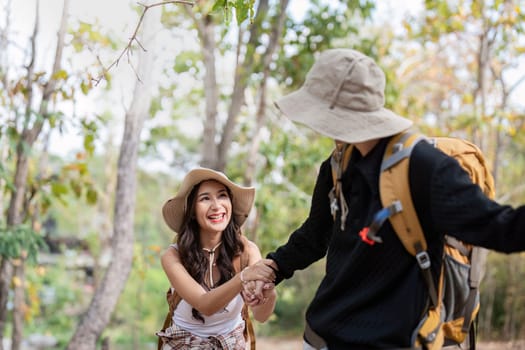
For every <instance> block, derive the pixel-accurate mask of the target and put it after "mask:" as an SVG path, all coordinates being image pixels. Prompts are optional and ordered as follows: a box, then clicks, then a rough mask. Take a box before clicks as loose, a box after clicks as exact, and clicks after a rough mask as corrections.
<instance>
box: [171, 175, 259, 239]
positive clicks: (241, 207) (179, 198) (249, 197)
mask: <svg viewBox="0 0 525 350" xmlns="http://www.w3.org/2000/svg"><path fill="white" fill-rule="evenodd" d="M206 180H215V181H217V182H220V183H222V184H223V185H225V186H226V187H228V189H229V190H230V192H231V196H232V215H233V216H234V217H235V220H236V222H237V223H238V224H239V226H242V225H243V224H244V222H245V221H246V218H247V217H248V215H249V214H250V210H251V208H252V206H253V202H254V199H255V188H253V187H243V186H239V185H237V184H235V183H233V182H232V181H231V180H230V179H228V178H227V177H226V175H224V174H223V173H221V172H218V171H215V170H212V169H207V168H197V169H193V170H191V171H190V172H189V173H188V174H186V176H185V177H184V180H182V184H181V186H180V188H179V191H178V192H177V194H176V195H175V197H173V198H171V199H169V200H168V201H167V202H166V203H165V204H164V206H163V207H162V215H163V217H164V221H165V222H166V224H167V225H168V226H169V228H171V229H172V230H173V231H175V232H180V230H181V228H182V221H183V218H184V213H185V211H186V208H187V203H186V200H187V198H188V195H189V194H190V192H191V190H192V189H193V187H194V186H195V185H197V184H199V183H201V182H202V181H206Z"/></svg>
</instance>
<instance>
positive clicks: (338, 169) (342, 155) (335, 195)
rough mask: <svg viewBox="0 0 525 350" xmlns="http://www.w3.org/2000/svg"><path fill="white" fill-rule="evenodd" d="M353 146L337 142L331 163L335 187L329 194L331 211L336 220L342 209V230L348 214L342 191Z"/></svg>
mask: <svg viewBox="0 0 525 350" xmlns="http://www.w3.org/2000/svg"><path fill="white" fill-rule="evenodd" d="M352 149H353V146H352V145H351V144H348V143H337V144H336V146H335V148H334V150H333V151H332V156H331V157H330V165H331V167H332V180H333V183H334V187H332V190H331V191H330V193H329V194H328V196H329V198H330V211H331V213H332V217H333V219H334V221H335V219H336V217H337V211H338V210H340V211H341V230H342V231H343V230H344V229H345V223H346V216H347V215H348V205H347V204H346V201H345V198H344V195H343V194H342V192H341V187H342V178H343V173H344V171H345V170H346V168H347V167H348V162H349V161H350V157H351V155H352Z"/></svg>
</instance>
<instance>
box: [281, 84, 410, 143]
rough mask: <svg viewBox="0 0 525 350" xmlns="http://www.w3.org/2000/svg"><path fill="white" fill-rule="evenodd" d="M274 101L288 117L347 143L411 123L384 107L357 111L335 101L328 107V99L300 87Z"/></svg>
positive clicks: (390, 132)
mask: <svg viewBox="0 0 525 350" xmlns="http://www.w3.org/2000/svg"><path fill="white" fill-rule="evenodd" d="M275 105H276V106H277V108H278V109H279V110H281V112H283V113H284V114H285V115H286V116H287V117H288V118H290V119H291V120H293V121H295V122H298V123H301V124H304V125H306V126H308V127H310V128H311V129H313V130H315V131H317V132H319V133H321V134H323V135H325V136H328V137H330V138H333V139H336V140H340V141H344V142H347V143H359V142H365V141H369V140H374V139H379V138H383V137H388V136H392V135H395V134H397V133H400V132H402V131H404V130H407V129H409V128H410V127H411V126H412V124H413V123H412V121H411V120H409V119H406V118H403V117H401V116H399V115H397V114H395V113H394V112H392V111H391V110H389V109H386V108H379V109H377V110H375V111H358V110H352V109H349V108H343V107H340V106H337V105H335V106H333V107H332V108H330V105H329V103H327V102H326V101H325V100H322V99H320V98H319V97H317V96H315V95H312V94H310V93H309V92H308V91H307V90H306V89H305V88H304V87H302V88H300V89H299V90H297V91H295V92H292V93H290V94H288V95H286V96H284V97H282V98H281V99H279V100H278V101H277V102H275Z"/></svg>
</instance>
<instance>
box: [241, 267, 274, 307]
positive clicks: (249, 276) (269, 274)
mask: <svg viewBox="0 0 525 350" xmlns="http://www.w3.org/2000/svg"><path fill="white" fill-rule="evenodd" d="M272 262H273V261H272V260H270V259H261V260H259V261H258V262H256V263H255V264H253V265H250V266H249V267H248V268H246V270H245V271H244V281H245V282H243V290H242V291H241V295H242V297H243V298H244V301H245V303H246V304H248V306H257V305H261V304H265V303H266V301H267V300H268V298H269V297H270V295H272V294H273V289H274V288H275V278H276V276H275V271H274V269H273V268H272V267H270V264H271V263H272Z"/></svg>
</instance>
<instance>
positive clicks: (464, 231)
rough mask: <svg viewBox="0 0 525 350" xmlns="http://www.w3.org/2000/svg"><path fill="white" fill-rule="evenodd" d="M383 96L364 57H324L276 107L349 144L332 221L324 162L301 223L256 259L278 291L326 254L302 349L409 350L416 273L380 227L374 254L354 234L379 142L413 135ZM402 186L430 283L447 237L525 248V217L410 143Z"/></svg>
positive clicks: (387, 228)
mask: <svg viewBox="0 0 525 350" xmlns="http://www.w3.org/2000/svg"><path fill="white" fill-rule="evenodd" d="M384 88H385V76H384V73H383V71H382V70H381V69H380V68H379V67H378V66H377V64H376V63H375V62H374V61H373V60H372V59H371V58H370V57H368V56H366V55H364V54H362V53H360V52H358V51H355V50H351V49H330V50H327V51H324V52H322V53H321V54H320V56H319V57H318V59H317V60H316V62H315V64H314V65H313V66H312V68H311V69H310V71H309V72H308V74H307V77H306V81H305V83H304V85H303V86H302V87H301V88H300V89H299V90H297V91H295V92H293V93H291V94H289V95H286V96H284V97H283V98H281V99H280V100H278V101H277V102H276V106H277V107H278V108H279V110H280V111H281V112H282V113H283V114H285V115H286V116H287V117H289V118H290V119H291V120H293V121H295V122H298V123H302V124H305V125H306V126H308V127H310V128H312V129H313V130H315V131H317V132H319V133H321V134H323V135H325V136H328V137H330V138H333V139H334V141H335V142H336V144H341V143H348V144H352V145H353V146H354V147H353V153H352V155H351V158H350V161H349V165H348V167H347V168H346V170H345V172H344V173H343V174H342V193H343V196H342V197H340V198H338V202H337V206H336V208H337V209H338V210H337V211H336V213H335V214H336V215H335V219H334V217H333V216H332V211H331V204H332V201H331V196H330V192H331V190H332V188H333V187H334V184H333V179H332V170H331V165H330V162H331V158H332V157H331V156H330V157H329V158H328V159H326V160H325V161H324V162H323V163H322V164H321V166H320V170H319V175H318V177H317V180H316V184H315V188H314V192H313V196H312V201H311V208H310V212H309V215H308V217H307V218H306V220H305V221H304V223H303V224H302V225H301V226H300V227H299V228H298V229H296V230H295V231H294V232H293V233H292V234H291V235H290V237H289V240H288V242H287V243H286V244H284V245H282V246H281V247H279V248H277V249H276V250H275V251H274V252H271V253H269V254H268V255H267V259H266V261H265V263H267V264H269V265H270V266H272V267H273V269H275V271H276V274H277V280H276V283H279V282H280V281H282V280H283V279H285V278H291V277H292V275H293V273H294V271H296V270H301V269H304V268H306V267H308V266H309V265H310V264H312V263H314V262H315V261H318V260H319V259H321V258H323V257H325V256H326V274H325V276H324V278H323V279H322V281H321V283H320V285H319V287H318V289H317V292H316V294H315V296H314V298H313V300H312V301H311V303H310V305H309V306H308V309H307V312H306V329H305V336H304V340H305V342H304V348H305V349H326V348H327V349H329V350H342V349H345V350H347V349H413V347H412V346H413V345H414V343H413V339H412V335H413V334H412V333H413V330H414V329H415V328H416V327H417V325H418V323H419V322H420V321H421V319H422V316H423V315H424V314H425V312H426V310H427V305H428V298H429V295H428V290H427V287H426V285H425V282H424V279H423V277H422V274H421V272H420V269H419V267H418V265H417V263H416V262H415V259H414V257H413V256H411V255H410V254H408V253H407V251H406V250H405V248H404V247H403V245H402V243H401V241H400V240H399V238H398V237H397V235H396V233H395V232H394V231H393V229H392V226H391V225H390V223H389V222H388V220H387V221H386V222H385V223H384V224H383V225H382V226H381V228H380V230H379V231H378V235H379V236H380V237H381V238H382V241H383V242H382V243H380V244H375V245H370V244H367V243H366V242H364V241H363V240H362V239H361V237H360V236H359V234H358V233H359V232H360V231H361V230H362V229H363V228H364V227H367V226H368V225H369V224H370V222H371V221H372V219H373V216H374V215H375V214H376V213H377V212H378V211H379V210H380V209H381V208H382V206H381V201H380V197H379V183H378V182H379V174H380V165H381V161H382V158H383V153H384V150H385V147H386V145H387V143H388V141H389V139H390V138H391V137H392V136H393V135H395V134H398V133H400V132H402V131H404V130H408V129H410V127H411V126H412V122H411V121H410V120H408V119H406V118H403V117H401V116H399V115H396V114H395V113H394V112H392V111H390V110H388V109H386V108H384ZM409 180H410V183H411V193H412V195H413V196H412V197H413V201H414V206H415V208H416V212H417V214H418V217H419V219H420V222H421V226H422V228H423V231H424V232H425V237H426V240H427V243H428V253H429V255H430V259H431V266H432V272H433V276H434V278H436V279H437V276H438V274H439V269H440V266H441V256H442V251H443V236H444V233H445V232H446V233H448V234H449V235H452V236H454V237H456V238H458V239H460V240H462V241H464V242H466V243H470V244H473V245H477V246H482V247H486V248H489V249H492V250H497V251H500V252H506V253H510V252H516V251H522V250H525V232H524V231H525V207H523V206H522V207H519V208H517V209H513V208H511V207H509V206H505V205H500V204H498V203H496V202H494V201H493V200H491V199H489V198H488V197H487V196H485V195H484V194H483V192H482V191H481V189H480V188H479V186H477V185H475V184H473V183H472V181H471V180H470V178H469V176H468V174H467V173H466V172H465V171H464V170H463V168H462V167H461V166H460V165H459V163H458V162H457V161H456V160H455V159H454V158H452V157H449V156H447V155H445V154H444V153H442V152H441V151H439V150H438V149H437V148H435V147H433V146H432V145H430V144H429V143H427V142H419V143H418V144H417V145H416V146H415V147H414V149H413V152H412V156H411V161H410V168H409ZM332 199H333V197H332ZM343 209H344V210H343ZM342 219H343V220H344V225H342ZM456 348H457V346H456Z"/></svg>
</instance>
